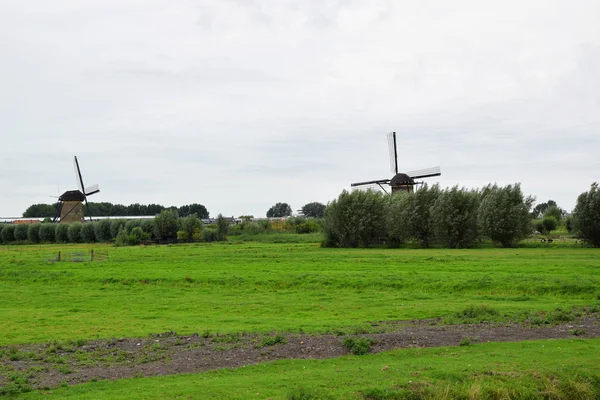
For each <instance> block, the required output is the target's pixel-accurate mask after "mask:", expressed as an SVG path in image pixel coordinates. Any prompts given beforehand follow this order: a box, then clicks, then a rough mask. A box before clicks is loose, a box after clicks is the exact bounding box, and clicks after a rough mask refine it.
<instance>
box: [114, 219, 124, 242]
mask: <svg viewBox="0 0 600 400" xmlns="http://www.w3.org/2000/svg"><path fill="white" fill-rule="evenodd" d="M125 224H127V220H124V219H111V220H110V238H111V239H115V238H116V237H117V235H118V234H119V231H120V230H121V228H123V229H124V228H125ZM125 233H127V232H125Z"/></svg>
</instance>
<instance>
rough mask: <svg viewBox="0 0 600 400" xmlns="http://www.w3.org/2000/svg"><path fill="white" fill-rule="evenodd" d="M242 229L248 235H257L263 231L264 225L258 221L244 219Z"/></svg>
mask: <svg viewBox="0 0 600 400" xmlns="http://www.w3.org/2000/svg"><path fill="white" fill-rule="evenodd" d="M240 229H241V230H242V232H243V233H246V234H248V235H256V234H257V233H260V232H262V231H263V229H264V228H263V227H261V226H260V225H259V224H258V223H256V222H252V221H244V222H242V223H241V224H240Z"/></svg>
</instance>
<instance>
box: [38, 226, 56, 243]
mask: <svg viewBox="0 0 600 400" xmlns="http://www.w3.org/2000/svg"><path fill="white" fill-rule="evenodd" d="M55 230H56V226H55V225H54V224H52V223H47V222H43V223H42V224H41V226H40V241H42V242H44V243H51V242H54V231H55Z"/></svg>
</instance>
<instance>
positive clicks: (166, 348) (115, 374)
mask: <svg viewBox="0 0 600 400" xmlns="http://www.w3.org/2000/svg"><path fill="white" fill-rule="evenodd" d="M383 325H385V331H386V333H378V334H364V335H353V336H362V337H368V338H371V339H373V340H374V344H373V345H372V347H371V352H372V353H377V352H381V351H386V350H391V349H397V348H408V347H437V346H455V345H458V344H460V342H461V341H463V340H465V339H467V340H470V341H471V342H487V341H493V342H515V341H521V340H538V339H560V338H572V337H574V336H575V335H576V336H578V337H582V338H598V337H600V314H598V313H594V314H588V315H586V316H583V317H581V318H578V319H576V320H574V321H571V322H569V323H564V324H561V325H545V326H541V327H530V326H525V325H521V324H487V323H484V324H475V325H444V324H440V323H439V322H438V321H436V320H423V321H407V322H387V323H383ZM205 336H206V337H204V336H202V335H197V334H194V335H192V336H178V335H176V334H175V333H174V332H166V333H163V334H155V335H151V336H149V337H146V338H138V339H135V338H134V339H132V338H127V339H113V340H96V341H89V342H87V343H69V342H67V343H46V344H37V345H27V346H20V347H2V348H0V386H3V385H9V384H13V383H14V382H17V380H15V376H17V377H21V378H24V379H26V381H27V382H28V383H27V384H28V385H31V387H33V388H51V387H55V386H58V385H59V384H61V383H68V384H76V383H82V382H88V381H92V380H100V379H119V378H127V377H134V376H153V375H167V374H180V373H196V372H202V371H208V370H212V369H217V368H236V367H240V366H243V365H248V364H255V363H261V362H266V361H273V360H278V359H285V358H332V357H340V356H343V355H345V354H348V350H347V349H346V348H345V347H344V346H343V344H342V340H343V338H344V336H335V335H308V334H279V335H275V334H271V335H256V334H240V335H205Z"/></svg>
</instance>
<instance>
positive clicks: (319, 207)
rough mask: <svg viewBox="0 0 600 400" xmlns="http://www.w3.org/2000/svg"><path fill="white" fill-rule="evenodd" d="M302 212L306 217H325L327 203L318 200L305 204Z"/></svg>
mask: <svg viewBox="0 0 600 400" xmlns="http://www.w3.org/2000/svg"><path fill="white" fill-rule="evenodd" d="M302 214H304V216H305V217H313V218H323V216H324V215H325V204H322V203H318V202H316V201H315V202H312V203H308V204H305V205H304V207H302Z"/></svg>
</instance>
